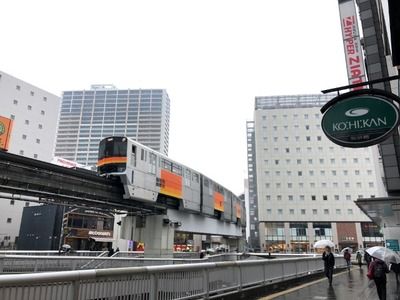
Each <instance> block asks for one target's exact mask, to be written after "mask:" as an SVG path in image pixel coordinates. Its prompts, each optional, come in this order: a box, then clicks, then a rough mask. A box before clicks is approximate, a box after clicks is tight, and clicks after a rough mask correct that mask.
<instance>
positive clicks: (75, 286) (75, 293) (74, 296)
mask: <svg viewBox="0 0 400 300" xmlns="http://www.w3.org/2000/svg"><path fill="white" fill-rule="evenodd" d="M79 289H80V281H79V279H77V280H74V281H72V293H71V300H79Z"/></svg>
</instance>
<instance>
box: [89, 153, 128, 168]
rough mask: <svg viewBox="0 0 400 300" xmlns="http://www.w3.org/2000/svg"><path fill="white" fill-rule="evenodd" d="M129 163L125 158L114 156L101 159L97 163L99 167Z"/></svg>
mask: <svg viewBox="0 0 400 300" xmlns="http://www.w3.org/2000/svg"><path fill="white" fill-rule="evenodd" d="M127 161H128V159H127V158H126V157H125V156H112V157H106V158H103V159H100V160H99V161H98V162H97V166H98V167H101V166H103V165H107V164H121V163H126V162H127Z"/></svg>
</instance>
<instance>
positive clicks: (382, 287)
mask: <svg viewBox="0 0 400 300" xmlns="http://www.w3.org/2000/svg"><path fill="white" fill-rule="evenodd" d="M366 252H367V253H368V254H369V255H371V257H373V259H374V260H373V261H372V262H371V264H370V265H369V268H368V273H367V276H368V278H369V279H371V280H374V282H375V285H376V291H377V293H378V296H379V299H380V300H386V273H389V272H390V271H389V268H388V265H387V264H386V262H387V263H397V262H400V256H399V255H398V254H396V253H395V252H394V251H392V250H390V249H388V248H386V247H380V246H375V247H371V248H368V249H367V250H366Z"/></svg>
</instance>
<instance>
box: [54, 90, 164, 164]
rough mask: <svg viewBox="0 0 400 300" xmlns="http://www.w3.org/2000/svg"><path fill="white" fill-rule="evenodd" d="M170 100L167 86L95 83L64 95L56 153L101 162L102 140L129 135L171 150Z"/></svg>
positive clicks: (84, 161) (85, 160)
mask: <svg viewBox="0 0 400 300" xmlns="http://www.w3.org/2000/svg"><path fill="white" fill-rule="evenodd" d="M169 109H170V100H169V97H168V94H167V91H166V90H162V89H149V90H130V89H125V90H120V89H117V88H116V87H115V86H113V85H92V87H91V89H90V90H78V91H65V92H63V96H62V104H61V113H60V121H59V127H58V132H57V142H56V150H55V155H56V156H59V157H62V158H65V159H68V160H72V161H76V162H78V163H81V164H83V165H90V166H94V165H96V163H97V158H98V151H99V143H100V140H101V139H102V138H104V137H108V136H113V135H117V136H127V137H130V138H133V139H135V140H136V141H138V142H139V143H142V144H144V145H146V146H148V147H150V148H152V149H154V150H156V151H159V152H161V153H163V154H165V155H167V154H168V142H169Z"/></svg>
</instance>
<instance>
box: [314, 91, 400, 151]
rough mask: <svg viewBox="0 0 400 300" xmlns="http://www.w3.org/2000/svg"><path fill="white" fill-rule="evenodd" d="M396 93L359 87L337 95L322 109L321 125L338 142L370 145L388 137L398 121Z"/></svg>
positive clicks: (359, 145) (358, 145)
mask: <svg viewBox="0 0 400 300" xmlns="http://www.w3.org/2000/svg"><path fill="white" fill-rule="evenodd" d="M393 101H396V102H400V98H399V97H397V96H396V95H394V94H391V93H387V92H385V91H380V90H360V91H353V92H349V93H345V94H342V95H339V96H337V97H336V98H334V99H332V100H331V101H330V102H328V103H327V104H326V105H325V106H324V107H323V108H322V109H321V112H325V114H324V116H323V118H322V123H321V124H322V129H323V131H324V133H325V135H326V136H327V137H328V138H329V139H330V140H331V141H332V142H334V143H335V144H338V145H340V146H344V147H352V148H359V147H368V146H371V145H375V144H377V143H379V142H381V141H383V140H385V139H386V138H387V137H388V135H389V134H390V133H391V132H392V131H393V130H394V129H395V128H397V126H398V124H399V110H398V108H397V106H396V105H394V104H393Z"/></svg>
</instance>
